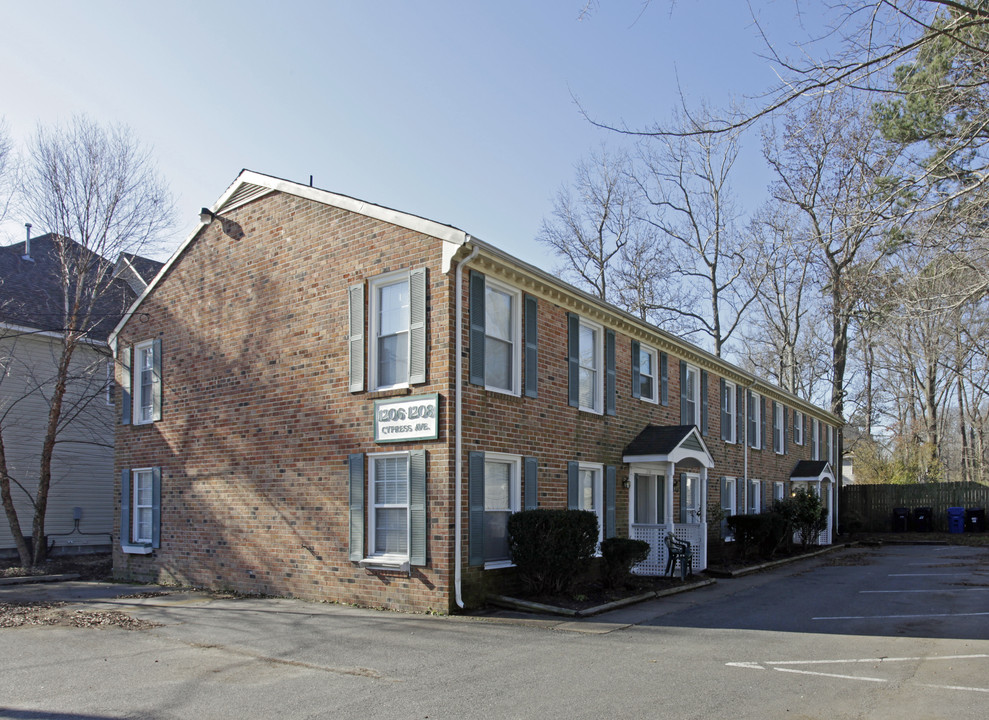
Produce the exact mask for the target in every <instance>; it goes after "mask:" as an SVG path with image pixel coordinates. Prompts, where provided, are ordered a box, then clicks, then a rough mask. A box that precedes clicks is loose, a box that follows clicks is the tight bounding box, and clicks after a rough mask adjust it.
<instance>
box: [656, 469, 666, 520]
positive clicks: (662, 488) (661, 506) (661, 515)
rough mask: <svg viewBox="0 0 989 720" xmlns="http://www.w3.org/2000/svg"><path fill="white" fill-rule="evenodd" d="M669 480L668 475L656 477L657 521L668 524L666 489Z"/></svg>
mask: <svg viewBox="0 0 989 720" xmlns="http://www.w3.org/2000/svg"><path fill="white" fill-rule="evenodd" d="M668 482H669V479H668V478H667V477H666V475H657V476H656V519H657V520H658V521H659V522H661V523H665V522H666V488H667V487H668V486H667V484H666V483H668Z"/></svg>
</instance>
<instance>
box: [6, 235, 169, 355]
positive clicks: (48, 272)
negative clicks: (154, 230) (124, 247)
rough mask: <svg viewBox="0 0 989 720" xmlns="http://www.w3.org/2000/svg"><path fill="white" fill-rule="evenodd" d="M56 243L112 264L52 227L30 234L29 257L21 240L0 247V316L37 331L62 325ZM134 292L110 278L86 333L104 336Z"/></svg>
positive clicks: (95, 337) (98, 337) (108, 266)
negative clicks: (52, 231)
mask: <svg viewBox="0 0 989 720" xmlns="http://www.w3.org/2000/svg"><path fill="white" fill-rule="evenodd" d="M60 247H64V248H67V249H68V250H69V251H70V252H72V253H74V254H75V255H76V256H77V257H80V258H86V259H88V260H91V261H93V262H96V263H100V264H103V265H105V266H106V267H105V269H106V270H107V271H108V272H109V271H110V269H111V268H112V264H111V263H110V262H109V261H108V260H106V259H105V258H101V257H99V256H98V255H96V254H95V253H93V252H92V251H90V250H88V249H87V248H86V247H84V246H83V245H81V244H80V243H78V242H76V241H75V240H71V239H69V238H62V237H59V236H57V235H54V234H51V233H49V234H46V235H40V236H38V237H35V238H31V257H30V259H26V258H25V257H24V253H25V247H24V243H23V242H19V243H15V244H14V245H8V246H6V247H0V322H2V323H6V324H7V325H12V326H15V327H21V328H28V329H31V330H36V331H41V332H55V333H58V332H62V331H63V329H64V324H65V311H64V293H63V290H62V277H61V270H60V265H61V264H60V261H59V248H60ZM135 257H137V256H135ZM141 260H145V258H141ZM149 262H154V261H153V260H152V261H149ZM135 297H136V293H135V292H133V291H132V290H131V289H130V288H129V287H128V286H127V284H126V283H125V282H122V281H111V282H110V283H109V285H108V286H107V288H106V290H101V291H100V293H99V297H98V298H97V299H96V302H95V304H94V307H93V311H92V322H91V323H90V327H89V328H88V330H89V332H88V333H87V337H88V338H89V339H90V340H96V341H100V342H103V341H105V340H106V339H107V336H108V334H109V333H110V330H111V329H112V328H113V326H114V325H115V324H116V323H117V321H118V320H119V319H120V317H121V316H122V315H123V313H124V311H125V310H126V309H127V307H128V305H129V304H130V303H132V302H133V300H134V298H135Z"/></svg>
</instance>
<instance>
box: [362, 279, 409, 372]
mask: <svg viewBox="0 0 989 720" xmlns="http://www.w3.org/2000/svg"><path fill="white" fill-rule="evenodd" d="M410 311H411V296H410V290H409V274H408V273H407V272H405V273H400V274H397V275H395V274H392V275H386V276H383V277H379V278H374V279H373V280H372V281H371V323H370V324H371V338H372V342H371V344H370V345H371V363H370V364H371V369H372V372H373V377H372V381H371V382H372V387H373V388H374V389H376V390H387V389H390V388H399V387H406V386H407V385H408V384H409V337H410V332H409V329H410V326H411V314H410Z"/></svg>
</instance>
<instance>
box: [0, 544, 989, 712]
mask: <svg viewBox="0 0 989 720" xmlns="http://www.w3.org/2000/svg"><path fill="white" fill-rule="evenodd" d="M134 590H135V589H134V588H129V587H127V588H123V587H121V586H113V585H109V586H107V585H91V584H61V585H59V586H57V587H56V586H44V585H34V586H14V587H12V588H11V587H4V588H0V602H11V601H14V600H25V599H29V598H30V599H35V600H42V599H46V598H47V599H59V598H61V599H67V600H70V601H72V602H73V603H75V604H73V605H70V606H68V608H67V609H68V610H70V611H73V612H74V611H75V610H81V611H105V610H107V609H112V610H119V611H122V612H126V613H127V614H128V615H129V616H131V617H134V618H138V619H143V620H145V621H148V622H153V623H156V626H155V627H150V628H147V629H142V630H127V629H122V628H118V627H105V628H103V627H96V628H89V627H86V628H77V627H66V626H21V627H16V628H9V629H2V630H0V643H2V647H3V652H0V717H4V718H42V717H44V718H138V717H140V718H229V717H239V718H255V717H257V718H266V717H275V716H277V717H280V718H349V717H360V718H364V717H368V718H530V717H540V718H582V717H587V718H591V717H594V718H601V717H613V718H638V717H643V718H645V717H648V718H712V717H729V716H730V717H732V718H776V717H781V718H782V717H787V718H825V717H826V718H829V719H831V718H940V717H944V718H983V717H985V716H986V710H985V708H986V706H987V703H989V549H984V548H968V547H953V546H886V547H882V548H847V549H840V550H837V551H835V552H833V553H830V554H828V555H824V556H821V557H819V558H815V559H813V560H804V561H801V562H799V563H795V564H792V565H786V566H782V567H779V568H776V569H773V570H771V571H766V572H762V573H759V574H756V575H751V576H747V577H743V578H738V579H733V580H720V581H718V583H717V584H716V585H713V586H710V587H707V588H703V589H700V590H696V591H694V592H690V593H685V594H682V595H677V596H673V597H668V598H661V599H657V600H653V601H650V602H648V603H644V604H641V605H637V606H633V607H630V608H625V609H622V610H617V611H613V612H611V613H607V614H605V615H601V616H598V617H596V618H589V619H586V620H579V621H561V620H559V619H552V618H544V617H538V616H522V615H512V614H510V613H501V614H496V615H493V616H485V617H453V618H448V617H429V616H421V615H420V616H414V615H400V614H395V613H384V612H377V611H372V610H364V609H359V608H351V607H346V606H339V605H325V604H318V603H307V602H302V601H297V600H287V599H257V598H232V597H220V596H214V595H207V594H201V593H195V592H170V593H169V594H167V595H161V596H152V597H130V598H118V597H116V596H118V595H122V594H133V593H134ZM137 590H138V591H140V590H142V588H138V589H137ZM143 590H147V588H143Z"/></svg>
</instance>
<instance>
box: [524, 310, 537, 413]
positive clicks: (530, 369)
mask: <svg viewBox="0 0 989 720" xmlns="http://www.w3.org/2000/svg"><path fill="white" fill-rule="evenodd" d="M523 302H524V304H525V396H526V397H531V398H534V397H538V396H539V392H538V388H539V324H538V320H537V318H538V317H539V301H538V300H536V298H534V297H532V295H526V296H525V299H524V301H523Z"/></svg>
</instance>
